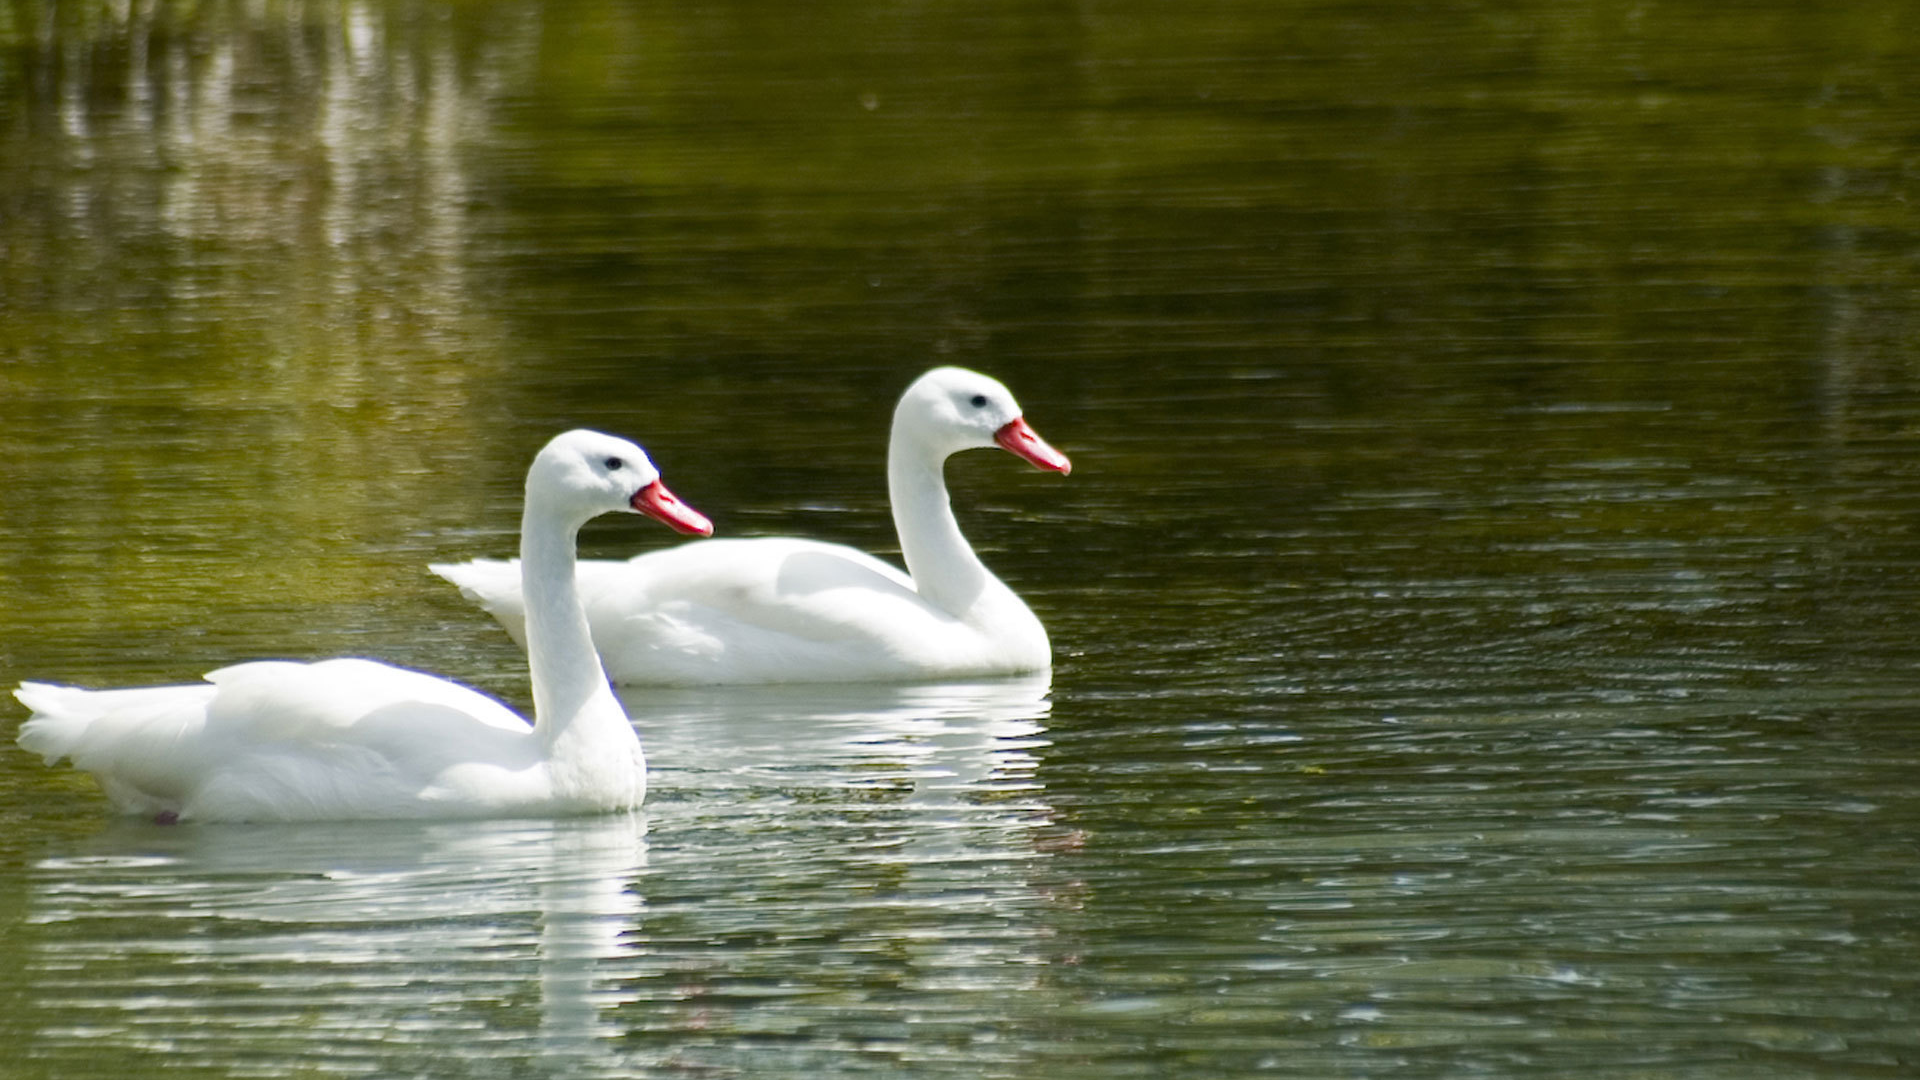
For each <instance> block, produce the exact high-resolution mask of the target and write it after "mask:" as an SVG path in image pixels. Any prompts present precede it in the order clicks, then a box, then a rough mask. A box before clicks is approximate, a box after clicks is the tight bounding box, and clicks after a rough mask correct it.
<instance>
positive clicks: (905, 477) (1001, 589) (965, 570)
mask: <svg viewBox="0 0 1920 1080" xmlns="http://www.w3.org/2000/svg"><path fill="white" fill-rule="evenodd" d="M906 427H908V425H905V424H901V423H898V422H896V423H895V424H894V426H893V439H892V442H891V444H890V445H889V446H888V448H887V494H888V497H889V499H890V500H891V501H892V503H893V527H894V529H895V530H897V531H898V532H899V534H900V554H901V556H902V557H904V558H905V559H906V561H907V573H908V574H909V575H910V576H912V578H913V586H914V588H915V589H916V590H917V591H918V592H919V593H920V595H921V596H922V597H925V598H926V600H927V601H928V602H930V603H932V604H934V605H935V606H937V607H939V608H940V609H941V610H943V611H945V612H947V613H948V614H950V615H954V616H957V617H959V618H962V619H969V617H970V616H972V615H975V614H977V613H978V609H980V608H981V607H982V605H983V604H986V603H991V602H993V601H996V600H998V599H999V597H1000V594H1003V593H1007V591H1008V590H1007V587H1006V586H1005V585H1003V584H1001V583H1000V579H999V578H997V577H994V576H993V573H992V571H990V570H988V569H987V568H986V566H985V564H983V563H981V561H980V557H979V556H978V555H975V554H974V553H973V545H972V544H969V543H967V538H966V537H965V536H963V535H961V533H960V523H959V522H958V521H955V520H954V517H953V506H952V504H951V503H950V502H949V500H948V498H947V478H946V475H945V466H946V459H947V455H946V454H944V453H941V452H939V451H937V450H934V449H932V448H930V447H928V446H926V445H925V444H924V443H921V442H917V441H916V440H914V438H913V437H912V436H911V435H910V434H908V433H907V432H906V431H904V430H903V429H904V428H906ZM969 621H972V620H971V619H969Z"/></svg>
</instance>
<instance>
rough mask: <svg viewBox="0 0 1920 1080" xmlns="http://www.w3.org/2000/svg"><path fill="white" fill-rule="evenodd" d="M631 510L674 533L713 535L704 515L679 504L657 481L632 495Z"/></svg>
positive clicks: (711, 524) (710, 524)
mask: <svg viewBox="0 0 1920 1080" xmlns="http://www.w3.org/2000/svg"><path fill="white" fill-rule="evenodd" d="M633 508H634V509H635V510H637V511H639V512H640V513H642V514H645V515H647V516H648V517H650V518H652V519H654V520H655V521H660V522H665V523H666V525H667V527H668V528H670V529H672V530H673V531H675V532H683V533H690V534H692V535H694V536H712V535H713V522H711V521H708V520H707V518H706V515H705V514H702V513H701V512H700V511H698V510H695V509H694V508H693V507H691V506H688V505H687V504H686V503H683V502H681V501H680V497H679V496H678V495H675V494H674V493H673V492H671V491H668V490H667V485H665V484H663V483H661V482H660V481H658V480H655V481H654V482H653V483H651V484H648V485H647V486H646V487H643V488H641V489H640V490H639V491H636V492H634V493H633Z"/></svg>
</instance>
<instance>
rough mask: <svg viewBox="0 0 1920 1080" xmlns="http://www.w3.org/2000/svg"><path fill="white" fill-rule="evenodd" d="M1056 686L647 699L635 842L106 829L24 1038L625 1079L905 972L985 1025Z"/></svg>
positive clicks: (37, 880)
mask: <svg viewBox="0 0 1920 1080" xmlns="http://www.w3.org/2000/svg"><path fill="white" fill-rule="evenodd" d="M1047 690H1048V683H1047V679H1046V678H1045V677H1044V676H1041V677H1037V678H1030V679H1018V680H1009V681H996V682H989V683H978V684H968V685H963V686H939V687H933V686H918V687H916V686H904V687H902V686H841V687H829V686H813V687H761V688H730V689H725V690H712V689H707V690H698V691H695V690H687V691H665V690H658V689H654V690H647V691H645V692H640V691H635V692H633V693H630V694H628V695H627V697H628V704H629V705H630V707H632V708H633V710H634V716H635V719H636V722H637V724H638V727H639V729H640V732H641V736H642V740H643V742H644V743H645V744H646V746H647V749H648V754H649V757H650V758H651V759H652V761H653V763H654V779H655V783H654V785H653V790H654V795H653V797H652V799H651V801H650V805H652V809H650V810H649V811H646V812H644V813H643V814H622V815H615V816H612V817H587V818H575V819H561V820H519V821H491V822H489V821H481V822H439V823H429V824H421V823H412V822H406V823H379V822H373V823H342V824H319V825H276V826H244V825H198V826H195V825H189V826H177V827H171V828H168V827H160V826H154V825H150V824H146V823H144V822H139V821H126V820H121V821H116V822H113V823H111V824H108V825H105V826H104V827H103V828H102V831H100V832H99V833H96V834H94V835H93V836H92V837H90V838H88V839H86V840H84V841H81V842H79V843H78V844H76V845H70V846H69V847H68V848H67V850H64V851H62V852H61V853H60V854H59V855H57V856H54V857H48V858H43V859H41V860H40V861H39V862H37V863H36V864H34V866H33V868H32V873H31V878H30V881H29V888H30V891H31V914H30V917H29V921H30V925H29V926H26V927H22V929H23V930H25V931H26V934H27V936H28V940H27V941H26V942H23V943H22V946H23V947H22V949H21V950H20V953H21V954H22V955H24V956H26V957H27V958H28V960H29V970H27V971H25V972H23V973H21V977H22V980H23V982H24V983H25V985H24V986H23V987H22V996H21V998H20V1000H21V1001H23V1002H25V1003H26V1005H27V1008H28V1009H29V1010H30V1011H31V1013H32V1014H33V1015H32V1016H31V1017H17V1018H16V1019H20V1020H25V1021H27V1027H29V1028H30V1029H31V1030H33V1031H35V1032H36V1035H35V1045H34V1047H33V1048H32V1049H31V1051H30V1052H31V1053H32V1054H33V1055H34V1056H35V1057H36V1058H38V1059H40V1060H42V1061H43V1062H45V1063H46V1064H48V1065H49V1066H50V1067H53V1068H54V1070H55V1071H56V1072H58V1071H60V1067H61V1066H63V1065H68V1064H71V1065H74V1066H76V1067H78V1066H79V1065H80V1064H81V1063H86V1062H92V1063H95V1064H94V1066H90V1068H94V1071H98V1069H97V1065H98V1063H100V1062H102V1061H103V1060H109V1059H110V1058H103V1057H102V1056H101V1055H102V1054H103V1053H104V1054H108V1055H111V1054H112V1053H114V1052H116V1051H118V1052H122V1053H124V1054H126V1055H128V1059H129V1060H132V1059H133V1058H135V1057H137V1056H138V1055H139V1054H141V1053H144V1052H147V1051H148V1050H150V1049H151V1048H153V1047H156V1046H168V1047H172V1048H173V1051H171V1052H173V1053H176V1054H179V1055H184V1057H181V1058H179V1060H181V1061H197V1062H200V1063H202V1064H205V1065H208V1066H210V1067H224V1066H226V1065H229V1064H232V1063H234V1062H239V1061H244V1062H246V1063H247V1064H248V1065H249V1066H250V1067H251V1068H254V1069H257V1070H259V1071H264V1072H274V1071H297V1069H299V1068H307V1069H315V1068H317V1069H318V1071H321V1072H334V1071H351V1072H367V1073H370V1074H373V1075H425V1074H429V1073H433V1072H435V1071H444V1069H443V1068H441V1067H443V1066H445V1065H446V1063H447V1062H448V1061H450V1060H461V1059H474V1060H476V1061H477V1060H479V1059H484V1060H486V1061H488V1062H491V1063H493V1065H494V1066H495V1067H498V1066H499V1065H500V1063H502V1062H510V1061H514V1060H519V1061H523V1062H532V1061H535V1060H546V1061H553V1060H558V1061H560V1062H561V1063H562V1064H564V1065H565V1067H566V1069H567V1071H568V1073H569V1074H570V1075H617V1074H620V1073H621V1072H623V1071H626V1070H630V1068H631V1067H632V1066H633V1065H634V1064H635V1063H636V1060H638V1059H652V1058H655V1057H660V1058H663V1059H677V1058H679V1057H680V1056H681V1055H688V1054H691V1055H693V1056H696V1057H697V1056H699V1055H700V1054H702V1053H715V1054H718V1053H723V1052H725V1051H724V1048H725V1047H727V1046H730V1045H735V1044H733V1043H729V1042H728V1041H727V1040H728V1039H730V1038H732V1039H737V1038H738V1037H739V1036H740V1035H743V1034H752V1033H754V1032H766V1031H775V1030H785V1031H791V1030H792V1028H791V1025H792V1023H793V1022H794V1021H793V1019H792V1017H791V1015H789V1013H788V1012H787V1010H791V1009H793V1008H795V1007H797V1006H796V1004H795V1003H796V1002H797V1001H803V1000H805V999H806V994H807V992H808V988H809V986H811V987H812V989H813V990H815V991H824V990H829V989H831V990H832V992H833V993H834V994H837V995H843V994H844V993H845V987H844V986H839V987H834V988H830V987H828V986H827V985H826V984H825V983H824V982H819V984H818V985H814V984H815V983H816V982H818V981H819V980H822V979H824V978H826V977H827V976H826V975H823V974H822V973H823V972H834V973H837V974H833V975H832V976H831V977H832V978H845V977H849V976H850V975H851V974H852V972H858V971H860V970H863V965H867V964H873V965H879V967H876V969H875V971H873V972H869V977H872V978H875V979H876V980H878V979H881V978H884V979H886V980H893V979H895V978H897V977H899V971H898V970H897V965H898V964H899V963H901V962H904V963H906V964H907V965H908V969H909V975H908V977H909V979H910V981H912V982H913V983H914V984H915V985H917V986H919V987H921V988H922V989H924V990H927V991H939V992H950V993H958V994H972V993H974V992H978V991H987V992H990V993H991V994H992V995H994V999H995V1000H1001V998H1002V996H1003V995H1006V994H1017V993H1018V992H1020V991H1023V990H1028V989H1030V988H1031V987H1032V985H1033V983H1034V980H1035V979H1036V978H1037V977H1038V976H1037V972H1038V971H1039V970H1040V969H1039V967H1038V966H1037V964H1038V961H1037V960H1036V957H1037V956H1038V954H1039V953H1041V952H1043V951H1044V948H1045V943H1044V938H1045V936H1046V930H1045V928H1044V925H1043V923H1044V920H1042V919H1036V918H1035V917H1034V916H1035V914H1036V905H1035V904H1034V902H1033V901H1034V900H1035V899H1036V898H1037V897H1038V898H1041V899H1045V898H1047V897H1048V896H1049V895H1050V894H1049V891H1048V889H1047V887H1046V885H1045V883H1044V881H1043V880H1041V879H1040V877H1038V876H1037V875H1043V874H1044V873H1046V871H1043V870H1041V869H1040V867H1042V866H1043V865H1044V864H1045V863H1046V861H1047V860H1046V858H1045V846H1046V844H1047V840H1046V837H1047V836H1048V835H1051V834H1052V832H1053V830H1052V826H1051V824H1050V818H1051V810H1050V808H1049V807H1048V806H1047V805H1046V804H1045V802H1044V801H1043V794H1044V793H1043V792H1042V790H1041V788H1040V786H1039V784H1038V782H1037V780H1036V777H1035V764H1036V762H1035V754H1036V751H1037V750H1038V748H1040V747H1042V746H1044V745H1045V743H1044V740H1043V738H1042V735H1043V733H1044V727H1043V721H1044V719H1045V717H1046V716H1047V713H1048V702H1047ZM849 826H854V827H852V828H850V827H849ZM649 831H650V832H651V836H649ZM862 888H864V889H865V890H866V891H865V892H860V891H859V890H860V889H862ZM1040 906H1041V907H1044V906H1046V905H1045V904H1042V905H1040ZM643 916H644V919H643ZM762 940H765V941H769V942H775V943H776V944H770V945H768V946H767V947H766V948H760V947H758V946H743V945H741V944H739V943H741V942H755V941H762ZM850 968H851V971H850V970H849V969H850ZM770 974H772V975H777V976H778V978H776V979H773V980H772V981H774V982H778V983H780V987H779V989H778V991H777V992H772V991H766V989H765V988H766V987H767V986H768V985H769V976H770ZM854 977H857V976H854ZM763 991H764V992H763ZM836 1000H838V998H836ZM956 1000H957V999H956ZM729 1033H731V1034H729Z"/></svg>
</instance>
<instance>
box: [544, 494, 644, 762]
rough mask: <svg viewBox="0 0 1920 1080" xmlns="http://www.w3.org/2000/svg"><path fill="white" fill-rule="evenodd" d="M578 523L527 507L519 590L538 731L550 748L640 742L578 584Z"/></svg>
mask: <svg viewBox="0 0 1920 1080" xmlns="http://www.w3.org/2000/svg"><path fill="white" fill-rule="evenodd" d="M579 532H580V526H579V524H577V523H573V522H570V521H568V520H567V519H565V518H564V517H562V516H560V515H556V514H543V513H540V512H538V510H537V508H535V507H533V506H529V507H528V512H527V514H526V516H525V517H524V518H523V519H522V521H521V523H520V588H521V595H522V596H523V597H524V599H525V603H526V610H527V666H528V667H529V668H530V669H531V672H532V675H533V729H534V732H535V734H537V735H539V736H540V737H541V739H542V740H543V741H544V742H545V743H546V745H547V746H549V747H554V746H556V745H557V744H558V743H560V742H561V741H562V740H563V739H564V740H565V741H567V742H569V743H573V742H575V741H576V740H577V739H581V738H584V739H585V740H587V743H588V744H589V745H590V744H593V743H596V742H599V741H601V740H607V739H612V740H616V741H619V742H622V743H626V742H637V736H635V735H634V733H633V726H632V724H631V723H629V722H628V720H627V715H626V710H625V709H623V708H622V707H621V705H620V701H619V699H618V698H616V697H614V696H613V688H612V687H611V686H609V685H608V684H607V673H606V671H605V670H604V669H603V668H602V667H601V666H600V656H599V654H598V653H596V652H595V651H594V648H593V634H592V632H591V631H590V630H589V629H588V628H587V613H586V609H585V608H584V607H583V606H582V605H581V603H580V591H579V589H578V587H577V586H576V585H575V583H574V545H575V543H576V542H577V539H578V536H579Z"/></svg>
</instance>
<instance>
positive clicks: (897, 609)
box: [581, 538, 956, 683]
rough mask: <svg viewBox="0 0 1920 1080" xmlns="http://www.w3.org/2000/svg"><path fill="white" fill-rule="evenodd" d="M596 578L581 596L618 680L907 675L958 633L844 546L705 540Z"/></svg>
mask: <svg viewBox="0 0 1920 1080" xmlns="http://www.w3.org/2000/svg"><path fill="white" fill-rule="evenodd" d="M592 573H593V574H594V575H595V576H594V577H592V578H585V577H583V578H582V589H581V599H582V601H583V602H584V603H585V605H586V608H587V616H588V620H589V621H590V622H591V623H592V626H593V635H594V642H595V644H596V645H597V646H598V648H599V649H600V652H601V654H602V656H603V657H604V658H605V659H606V663H607V668H608V671H609V673H610V674H611V675H613V677H614V678H615V679H616V680H618V681H621V682H629V683H646V682H679V683H702V682H722V683H724V682H768V681H778V682H790V681H819V680H844V679H867V678H876V677H887V678H891V677H896V676H901V675H910V674H912V673H913V672H914V671H915V670H918V669H921V668H924V667H925V666H926V665H927V664H928V663H929V662H930V660H931V659H932V658H933V657H936V656H937V655H938V653H939V651H940V650H941V648H942V647H943V643H945V642H948V641H950V640H952V636H953V632H954V627H955V625H956V622H955V620H954V619H953V617H952V616H950V615H948V614H946V613H945V612H942V611H939V610H938V609H936V608H934V607H933V606H932V605H930V604H928V603H927V602H926V601H925V600H923V599H921V597H920V596H919V595H918V594H917V593H916V592H915V591H914V589H913V583H912V581H911V579H909V578H908V577H907V576H906V575H905V574H903V573H901V572H900V571H899V570H897V569H895V568H894V567H891V566H888V565H887V564H886V563H883V562H881V561H880V560H878V559H875V558H873V557H872V556H870V555H866V554H864V553H862V552H859V551H856V550H854V549H852V548H847V547H842V546H840V545H837V544H822V543H817V542H814V541H807V540H792V539H786V538H761V539H748V540H708V541H701V542H697V543H693V544H686V545H682V546H681V547H677V548H672V549H669V550H666V551H661V552H654V553H652V554H648V555H643V556H640V557H638V558H635V559H633V560H631V561H629V562H627V563H624V564H612V565H611V567H609V568H607V569H605V570H601V569H598V568H596V569H595V570H594V571H592ZM589 582H590V583H591V584H589Z"/></svg>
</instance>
